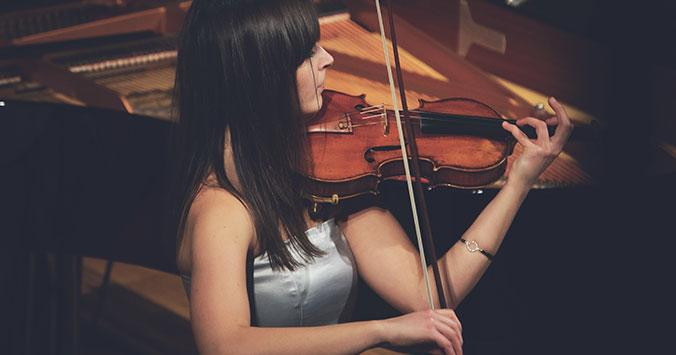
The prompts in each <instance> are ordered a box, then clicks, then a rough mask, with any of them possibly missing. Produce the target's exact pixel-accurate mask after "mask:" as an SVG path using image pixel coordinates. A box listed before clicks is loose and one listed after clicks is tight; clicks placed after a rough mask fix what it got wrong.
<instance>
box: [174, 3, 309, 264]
mask: <svg viewBox="0 0 676 355" xmlns="http://www.w3.org/2000/svg"><path fill="white" fill-rule="evenodd" d="M183 26H184V27H183V29H182V31H181V34H180V36H179V41H178V59H177V67H176V83H175V103H176V108H177V113H178V122H177V125H176V130H175V134H174V140H175V141H174V148H175V151H176V152H175V157H174V162H175V165H174V168H175V169H176V170H175V174H174V183H173V186H174V187H175V189H176V191H175V192H176V195H175V196H174V197H173V198H172V205H173V206H174V210H173V211H174V213H175V216H174V217H175V218H173V220H174V221H175V224H174V230H175V231H176V236H177V239H176V241H177V245H178V246H180V244H181V241H182V236H183V232H184V225H185V220H186V218H187V215H188V211H189V209H190V206H191V204H192V202H193V201H194V199H195V196H196V195H197V193H198V191H199V188H200V186H201V184H203V183H204V182H205V179H206V178H207V176H208V175H209V174H210V173H214V175H215V176H216V178H217V182H218V185H219V187H221V188H224V189H225V190H227V191H229V192H230V193H232V194H234V195H235V196H236V197H237V198H239V199H240V201H241V202H242V203H243V204H244V205H245V206H246V207H247V209H248V211H249V214H250V216H251V218H252V221H253V224H254V228H255V233H256V237H257V240H258V242H259V244H260V246H261V248H262V250H263V251H266V252H267V253H268V257H269V259H270V262H271V264H272V265H273V267H274V268H276V269H279V268H287V269H290V270H293V269H295V268H296V267H297V266H299V265H301V263H302V262H307V261H309V260H311V259H312V258H313V257H315V256H319V255H322V252H321V251H320V250H319V249H317V248H316V247H315V246H314V245H313V244H312V243H311V242H310V241H309V240H308V238H307V236H306V235H305V229H307V223H306V221H305V218H304V202H303V200H302V197H301V195H300V191H301V189H302V182H303V178H302V176H300V175H299V174H298V172H300V171H303V169H304V167H305V166H306V165H305V164H307V161H306V155H305V149H304V144H303V142H304V127H303V121H302V113H301V109H300V101H299V98H298V93H297V86H296V85H297V84H296V70H297V68H298V67H299V66H300V65H301V64H302V63H303V61H304V60H305V59H307V58H309V57H310V56H311V54H312V49H313V47H314V45H315V43H316V42H317V41H318V40H319V23H318V20H317V14H316V10H315V8H314V5H313V4H312V3H311V2H310V1H304V0H282V1H280V0H240V1H236V0H194V1H193V2H192V5H191V7H190V9H189V11H188V13H187V15H186V19H185V23H184V25H183ZM226 129H229V131H230V135H231V147H232V152H233V157H234V160H235V165H236V170H237V176H238V178H239V181H240V183H241V186H242V190H243V191H241V193H240V192H238V191H237V190H236V189H235V188H234V187H233V185H232V183H231V182H230V181H228V179H227V177H226V173H225V167H224V143H225V138H226V137H225V133H226ZM280 227H281V230H283V231H284V232H286V233H285V234H286V235H287V236H288V238H289V243H290V246H291V247H292V248H294V249H296V250H297V251H299V252H300V253H299V255H300V256H301V259H302V260H300V261H299V260H296V259H295V258H294V257H293V256H292V254H291V253H290V250H289V248H287V247H286V245H285V243H284V241H283V239H282V234H281V230H280Z"/></svg>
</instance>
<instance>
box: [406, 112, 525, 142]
mask: <svg viewBox="0 0 676 355" xmlns="http://www.w3.org/2000/svg"><path fill="white" fill-rule="evenodd" d="M410 114H411V115H412V116H415V117H417V118H418V119H419V120H420V132H421V133H423V134H457V135H476V136H481V137H489V138H496V139H503V138H507V134H508V132H507V131H505V130H504V129H503V128H502V126H501V124H502V122H503V121H506V120H504V119H501V118H488V117H481V116H467V115H457V114H448V113H432V112H424V111H416V112H411V113H410ZM533 133H534V132H533Z"/></svg>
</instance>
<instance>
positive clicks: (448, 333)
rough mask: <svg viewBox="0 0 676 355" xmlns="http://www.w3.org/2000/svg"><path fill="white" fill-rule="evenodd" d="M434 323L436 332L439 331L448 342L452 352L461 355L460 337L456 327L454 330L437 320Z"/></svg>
mask: <svg viewBox="0 0 676 355" xmlns="http://www.w3.org/2000/svg"><path fill="white" fill-rule="evenodd" d="M435 322H436V324H435V326H436V328H437V331H439V332H440V333H441V334H442V335H443V337H444V338H446V339H447V340H448V341H449V342H450V344H451V348H452V349H453V352H454V353H456V354H458V355H462V336H461V335H460V331H459V330H458V329H457V327H455V328H454V327H452V326H451V325H449V324H448V323H446V322H444V321H442V320H439V319H437V320H436V321H435Z"/></svg>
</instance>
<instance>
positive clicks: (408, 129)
mask: <svg viewBox="0 0 676 355" xmlns="http://www.w3.org/2000/svg"><path fill="white" fill-rule="evenodd" d="M374 1H375V5H376V12H377V15H378V24H379V25H380V39H381V40H382V43H383V52H384V54H385V66H386V67H387V77H388V79H389V82H390V94H391V95H392V105H393V107H394V115H395V118H396V122H397V131H398V133H399V145H400V147H401V155H402V160H403V164H404V171H405V173H406V183H407V186H408V195H409V199H410V204H411V213H412V215H413V224H414V226H415V232H416V239H417V241H418V250H419V253H420V263H421V267H422V273H423V277H424V279H425V290H426V292H427V302H428V305H429V308H430V309H434V301H433V298H432V288H431V286H430V281H429V275H428V273H427V259H426V257H425V246H427V253H428V254H429V255H430V257H431V258H432V260H433V261H432V271H433V274H434V281H435V285H436V287H437V295H438V297H439V305H440V306H441V308H447V305H446V297H445V296H444V289H443V286H442V284H441V277H440V274H439V266H438V265H437V257H436V252H435V247H434V241H433V240H432V231H431V224H430V219H429V213H428V210H427V204H426V203H425V196H424V193H423V188H422V183H421V179H420V166H419V164H418V147H417V145H416V141H415V133H414V130H413V126H412V125H411V121H410V120H409V119H408V116H409V112H408V105H407V104H406V92H405V90H404V80H403V77H402V74H401V64H400V61H399V51H398V49H397V35H396V32H395V29H394V15H393V11H392V1H391V0H387V8H388V14H389V25H390V41H391V42H392V50H393V54H394V64H395V69H396V72H397V82H398V83H399V95H400V97H401V103H402V113H403V115H404V119H405V121H406V125H405V126H404V125H402V121H401V116H400V114H399V104H398V101H397V95H396V93H395V88H394V78H393V76H392V68H391V66H390V54H389V50H388V46H387V41H386V38H385V27H384V25H383V16H382V12H381V9H380V0H374ZM404 127H405V129H404ZM404 136H405V137H406V140H404ZM407 143H408V147H409V148H410V150H411V153H410V155H411V163H412V165H413V175H414V176H415V183H413V182H412V178H411V169H410V167H409V159H408V155H409V154H408V153H407V150H406V145H407ZM413 186H415V191H414V187H413ZM415 196H417V197H418V198H417V200H418V203H417V204H416V198H415ZM418 204H419V205H420V211H421V214H422V217H423V223H422V228H423V232H424V234H423V233H421V230H420V226H421V225H420V220H419V218H418V208H417V206H418ZM423 235H424V237H425V243H424V244H423ZM447 281H448V285H447V287H448V289H449V290H450V295H449V297H450V301H451V304H452V305H453V306H454V307H455V305H456V303H455V300H454V295H453V288H452V286H453V285H452V284H451V282H450V277H448V275H447Z"/></svg>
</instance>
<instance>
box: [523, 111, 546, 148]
mask: <svg viewBox="0 0 676 355" xmlns="http://www.w3.org/2000/svg"><path fill="white" fill-rule="evenodd" d="M516 124H517V125H518V126H525V125H529V126H531V127H533V128H535V133H537V136H538V137H537V139H536V141H537V144H538V145H539V146H541V147H542V146H545V145H547V144H548V143H549V131H548V130H547V124H546V123H545V122H544V121H542V120H539V119H537V118H534V117H526V118H522V119H519V120H517V121H516Z"/></svg>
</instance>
